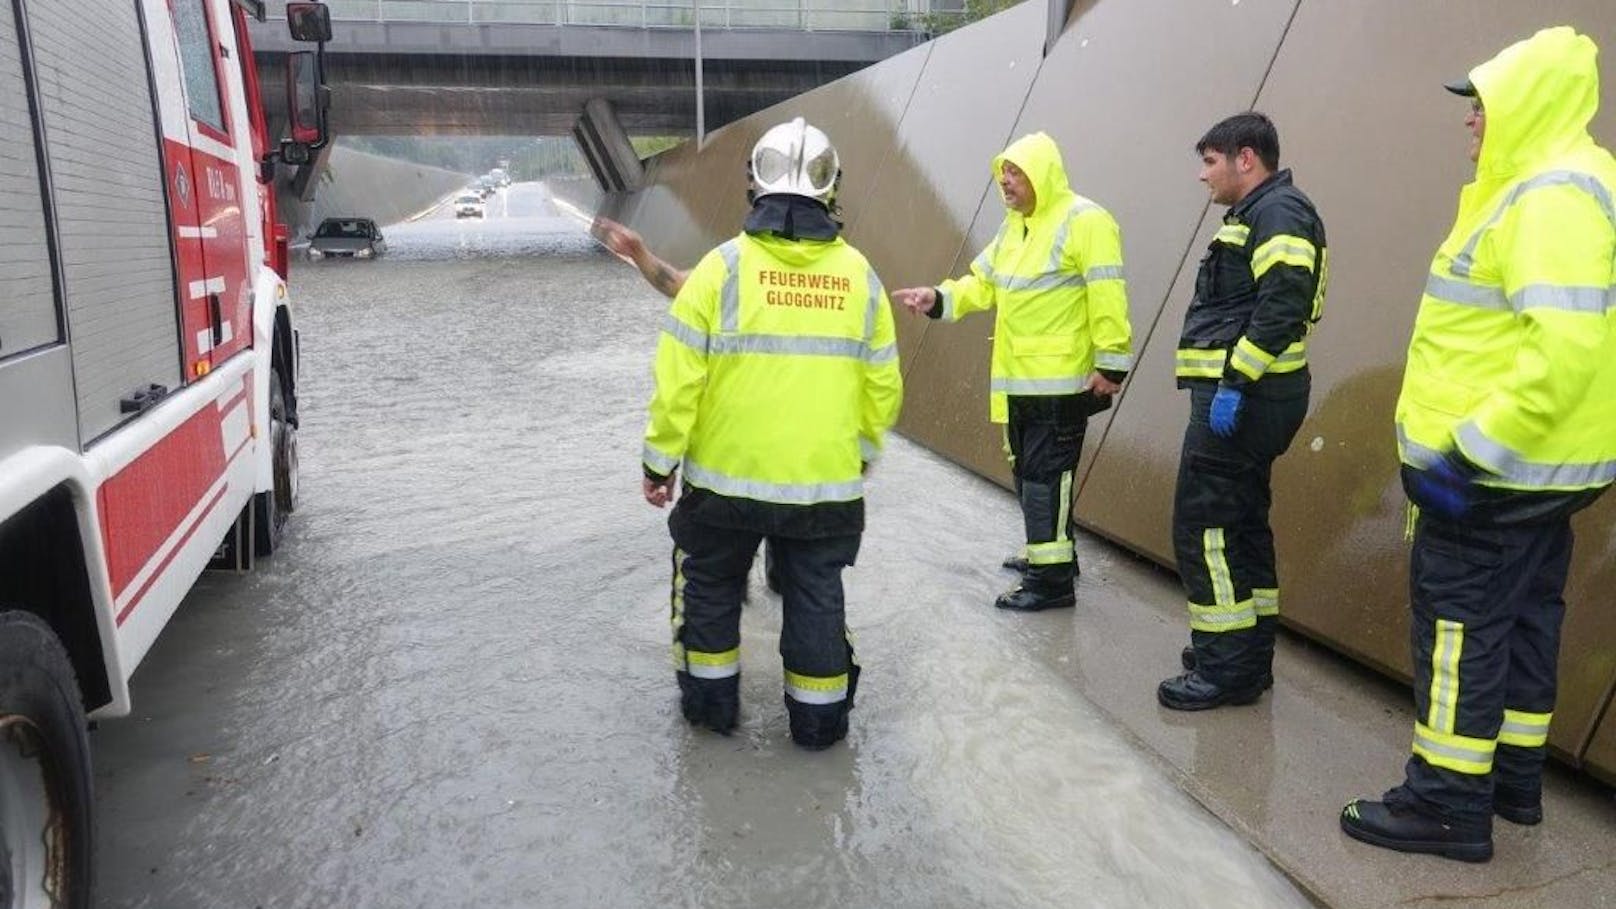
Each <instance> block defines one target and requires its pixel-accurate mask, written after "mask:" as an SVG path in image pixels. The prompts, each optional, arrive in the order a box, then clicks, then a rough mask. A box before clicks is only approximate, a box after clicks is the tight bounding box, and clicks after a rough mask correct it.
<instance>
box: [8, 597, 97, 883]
mask: <svg viewBox="0 0 1616 909" xmlns="http://www.w3.org/2000/svg"><path fill="white" fill-rule="evenodd" d="M90 779H91V777H90V743H89V738H88V734H87V733H86V731H85V720H84V708H83V703H82V701H81V700H80V698H79V686H78V682H77V680H76V679H75V678H74V675H73V666H72V664H70V663H69V662H68V660H67V653H66V651H64V650H63V649H62V645H61V643H60V642H59V641H57V639H56V635H55V634H54V633H53V632H52V631H51V629H50V626H49V625H46V624H45V623H44V622H42V621H40V619H39V617H38V616H35V615H33V614H32V613H27V612H20V611H17V610H11V611H4V612H0V907H5V909H17V907H24V909H31V907H34V906H49V907H70V909H88V907H89V906H90V905H91V894H90V890H91V881H92V874H93V871H94V867H95V866H94V861H93V856H92V853H91V849H92V844H93V843H94V842H95V837H94V830H93V829H92V827H91V814H90V812H91V807H92V799H91V793H90Z"/></svg>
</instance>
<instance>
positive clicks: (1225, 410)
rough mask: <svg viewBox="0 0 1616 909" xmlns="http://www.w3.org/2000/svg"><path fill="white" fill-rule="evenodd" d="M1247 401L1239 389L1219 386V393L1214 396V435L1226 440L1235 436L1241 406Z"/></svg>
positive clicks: (1212, 416)
mask: <svg viewBox="0 0 1616 909" xmlns="http://www.w3.org/2000/svg"><path fill="white" fill-rule="evenodd" d="M1245 399H1246V395H1245V392H1243V391H1241V390H1240V389H1238V388H1230V387H1228V386H1227V385H1219V386H1218V393H1217V394H1216V395H1213V396H1212V415H1211V419H1210V422H1211V424H1212V432H1213V434H1215V435H1217V436H1219V437H1221V438H1225V439H1227V438H1228V437H1230V436H1232V435H1234V424H1235V422H1236V421H1237V420H1238V419H1239V418H1240V404H1241V402H1242V401H1244V400H1245Z"/></svg>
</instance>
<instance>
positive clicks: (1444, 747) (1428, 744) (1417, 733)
mask: <svg viewBox="0 0 1616 909" xmlns="http://www.w3.org/2000/svg"><path fill="white" fill-rule="evenodd" d="M1414 744H1415V745H1416V746H1418V747H1420V748H1423V749H1425V750H1426V751H1429V752H1431V753H1432V754H1436V755H1440V756H1442V757H1445V758H1451V759H1453V760H1455V761H1465V762H1467V763H1474V764H1484V765H1486V766H1488V767H1491V766H1492V763H1493V751H1492V750H1491V749H1488V750H1482V749H1480V748H1461V747H1459V746H1457V745H1450V744H1448V743H1446V742H1439V741H1437V740H1436V739H1434V738H1432V737H1431V736H1428V735H1426V734H1425V733H1424V731H1423V730H1422V729H1421V728H1420V724H1418V723H1415V724H1414ZM1448 769H1457V768H1448ZM1459 772H1460V773H1463V772H1465V771H1462V770H1461V771H1459ZM1482 772H1483V773H1485V772H1486V771H1482Z"/></svg>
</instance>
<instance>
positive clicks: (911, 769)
mask: <svg viewBox="0 0 1616 909" xmlns="http://www.w3.org/2000/svg"><path fill="white" fill-rule="evenodd" d="M489 213H490V214H489V218H488V219H487V220H486V221H464V222H456V221H455V220H453V219H452V218H449V217H445V216H443V215H442V214H441V213H440V214H439V215H438V216H434V217H430V218H427V219H424V220H422V221H419V222H416V223H413V224H408V225H396V226H393V227H391V228H387V229H386V234H387V239H388V243H389V246H390V247H391V252H390V254H389V255H388V256H387V257H385V258H384V259H382V260H379V261H375V262H365V261H338V262H321V263H299V266H300V267H299V269H298V271H297V273H296V274H295V275H294V278H293V289H294V293H295V298H296V300H297V306H298V310H297V312H298V317H299V318H300V320H301V322H300V324H301V331H302V354H303V376H302V381H303V385H302V403H301V410H302V418H303V425H302V430H301V439H300V444H301V452H302V469H303V475H302V490H301V495H302V501H301V506H300V508H299V509H298V511H297V513H296V514H295V515H294V516H293V523H292V524H291V525H290V534H289V540H288V543H287V545H286V547H285V548H284V549H283V550H282V551H281V553H279V554H278V555H277V556H276V557H275V558H274V559H273V560H271V561H269V562H267V563H265V564H263V565H261V566H260V568H261V570H260V571H259V572H257V573H255V574H252V575H247V576H239V577H238V576H233V575H226V574H209V575H207V576H205V577H204V578H203V580H202V582H201V583H200V584H199V586H198V587H197V589H196V590H195V591H194V592H193V593H192V595H191V596H190V598H189V599H187V600H186V602H185V604H184V605H183V606H182V607H181V609H180V612H179V614H178V615H177V616H176V617H175V619H174V621H173V623H172V624H171V625H170V627H169V628H168V630H167V631H165V632H164V634H163V636H162V637H161V638H160V639H159V641H158V643H157V645H156V646H155V648H154V649H153V651H152V653H151V655H150V656H149V657H148V658H147V662H146V664H145V665H144V666H143V667H142V668H141V670H140V671H139V672H138V673H137V674H136V676H135V679H134V692H133V695H134V705H135V712H134V714H133V716H132V717H130V718H129V719H125V720H118V721H109V722H106V723H103V724H101V726H100V729H99V730H98V731H97V732H96V733H95V734H94V736H93V739H92V740H93V742H94V747H95V760H96V762H97V771H98V776H97V781H96V785H97V787H98V789H97V797H98V801H99V806H98V808H99V811H100V816H99V820H100V825H101V826H100V831H99V838H100V853H99V856H100V868H101V903H102V905H105V906H113V907H154V909H159V907H160V909H182V907H227V906H245V907H252V906H265V907H270V906H275V907H281V906H296V907H304V906H310V907H316V906H317V907H325V906H332V907H336V906H341V907H362V906H363V907H370V906H377V907H382V906H388V907H390V906H446V907H447V906H472V905H482V906H511V907H527V906H535V907H537V906H610V907H639V906H645V907H653V906H654V907H664V906H692V907H732V906H733V907H742V906H746V907H752V906H758V907H764V906H793V907H813V906H838V907H844V906H852V907H909V906H913V907H955V906H958V907H968V906H993V907H999V906H1062V907H1073V906H1081V907H1087V906H1103V907H1134V906H1137V907H1167V906H1197V907H1270V906H1272V907H1285V906H1306V905H1309V903H1308V901H1307V900H1306V899H1305V898H1304V897H1303V896H1301V895H1300V894H1299V893H1298V892H1297V891H1296V890H1295V888H1294V887H1293V886H1292V885H1291V884H1290V883H1289V882H1288V881H1287V880H1286V879H1285V878H1284V877H1283V876H1281V875H1280V874H1279V873H1278V872H1276V871H1275V870H1274V869H1273V868H1272V867H1271V866H1270V865H1269V864H1268V862H1267V861H1266V860H1265V859H1264V858H1262V856H1261V855H1259V854H1258V853H1257V852H1256V851H1255V850H1254V849H1253V848H1252V847H1251V846H1249V845H1248V844H1247V843H1246V842H1245V841H1244V840H1242V839H1241V838H1240V837H1238V836H1236V835H1235V834H1234V833H1232V832H1231V831H1229V830H1228V829H1227V828H1225V827H1224V826H1223V825H1222V824H1221V823H1219V822H1218V821H1217V820H1215V819H1214V818H1213V817H1212V816H1211V815H1210V814H1208V813H1207V812H1206V811H1205V810H1203V809H1202V808H1201V807H1200V806H1199V805H1198V804H1196V803H1195V802H1194V801H1192V800H1191V799H1190V798H1189V797H1187V796H1186V795H1185V794H1183V793H1182V792H1181V791H1180V790H1179V789H1178V788H1177V787H1176V786H1175V785H1174V784H1173V782H1172V781H1171V779H1170V778H1169V776H1168V775H1167V772H1166V771H1165V770H1164V768H1163V766H1162V765H1161V764H1160V763H1159V762H1158V761H1157V760H1156V759H1155V758H1154V757H1152V756H1151V755H1149V754H1148V753H1146V752H1144V751H1142V750H1140V749H1139V748H1137V747H1136V746H1135V745H1133V744H1132V743H1131V742H1130V741H1129V740H1128V739H1127V738H1126V737H1125V736H1124V735H1123V734H1122V733H1120V732H1118V731H1117V730H1115V729H1114V728H1113V727H1112V726H1111V725H1110V724H1109V723H1108V722H1107V720H1106V719H1105V718H1104V717H1103V716H1102V715H1101V713H1100V712H1099V711H1098V710H1097V709H1096V708H1095V707H1094V706H1093V705H1091V704H1090V703H1089V702H1088V701H1087V700H1085V699H1084V698H1083V697H1082V696H1081V695H1080V694H1078V693H1077V692H1076V691H1075V690H1074V688H1073V686H1072V685H1071V684H1070V683H1069V682H1068V681H1067V680H1066V678H1064V677H1063V675H1062V674H1061V673H1060V672H1056V671H1052V669H1051V668H1050V667H1049V666H1048V664H1047V663H1046V662H1045V661H1044V660H1042V659H1041V658H1035V656H1034V655H1033V654H1032V653H1031V652H1030V649H1031V648H1030V647H1029V644H1030V641H1029V640H1028V638H1029V637H1030V632H1029V630H1028V629H1029V628H1034V627H1039V626H1036V625H1034V624H1033V623H1035V622H1044V621H1058V622H1067V623H1069V622H1071V621H1072V619H1071V613H1070V612H1068V613H1066V614H1065V615H1064V616H1019V615H1003V614H998V613H996V612H995V611H994V610H993V609H992V608H991V607H989V605H988V603H989V602H990V600H991V597H992V595H993V594H994V593H995V592H997V591H998V590H999V589H1000V588H1002V587H1003V586H1005V585H1006V584H1007V582H1008V581H1009V580H1010V578H1009V577H1008V576H1007V575H1005V574H1004V573H1003V572H1001V571H999V570H998V569H997V567H996V566H997V562H998V558H999V557H1000V556H1002V555H1003V554H1004V553H1005V552H1007V551H1009V549H1010V548H1013V547H1014V546H1015V545H1016V543H1017V539H1016V535H1015V532H1016V528H1017V526H1018V517H1017V514H1016V509H1015V505H1014V503H1013V501H1012V500H1011V498H1010V496H1009V495H1007V494H1006V493H1005V492H1003V491H1002V490H1000V489H998V488H996V487H993V486H991V485H990V484H988V483H986V482H984V481H982V480H980V479H978V478H976V477H974V476H972V475H970V474H968V473H966V472H965V471H963V470H961V469H959V468H957V467H955V466H953V465H951V464H948V463H946V462H944V461H942V460H941V459H939V458H937V457H935V456H933V455H931V454H929V453H928V452H926V451H924V450H922V449H920V448H918V447H917V446H914V445H911V444H909V443H907V442H905V441H904V440H902V439H894V440H893V442H892V444H891V450H890V451H889V453H888V455H887V457H886V458H885V459H884V460H883V461H882V463H881V464H880V465H879V466H878V468H877V469H876V471H875V472H874V473H873V476H872V479H871V483H870V492H869V501H870V508H869V514H870V520H869V529H868V531H867V533H866V536H865V541H864V547H863V551H862V552H861V554H860V558H859V564H858V566H857V567H856V568H854V569H853V570H851V571H850V572H849V573H848V587H849V603H850V608H849V616H850V624H851V626H852V629H853V631H854V633H855V634H856V635H857V641H858V648H859V657H860V661H861V663H862V664H863V665H864V675H863V679H862V682H861V686H860V691H859V702H858V709H857V710H855V711H854V713H853V715H852V733H851V735H850V737H849V739H848V741H847V742H846V743H844V744H843V745H840V746H837V747H835V748H832V749H830V750H829V751H826V752H821V753H807V752H803V751H801V750H799V749H797V748H796V747H795V746H793V745H792V744H791V743H790V741H789V738H788V736H787V732H786V723H785V711H784V706H783V704H782V703H781V694H780V661H779V656H778V654H777V652H776V650H775V641H776V636H777V634H778V630H779V620H780V605H779V601H778V600H777V599H776V598H774V597H772V596H770V595H768V594H767V593H765V592H764V590H763V585H762V583H761V578H760V577H759V576H757V575H759V574H760V572H757V571H755V572H754V575H755V576H754V579H753V583H752V590H751V599H750V602H749V603H748V606H747V608H746V610H745V613H744V616H745V617H744V627H743V644H742V651H743V663H742V667H743V669H742V693H743V718H742V725H741V728H740V729H739V730H738V731H737V732H736V734H735V735H733V736H731V737H728V738H725V737H719V736H715V735H712V734H710V733H705V732H696V731H693V730H691V729H689V728H687V727H686V725H685V724H684V722H683V720H682V719H681V718H680V716H679V712H678V707H677V703H676V696H675V686H674V682H673V673H672V669H671V667H670V663H669V650H668V644H669V627H668V593H667V584H668V577H667V574H668V565H669V551H670V545H671V544H670V543H669V541H668V538H667V533H666V529H665V526H664V523H663V520H664V518H665V515H664V514H662V513H660V512H656V511H654V510H653V509H651V508H650V507H648V506H647V505H645V503H644V502H643V501H642V500H641V499H640V496H639V489H638V487H639V468H638V456H639V450H640V431H641V428H642V426H643V423H644V408H645V403H646V401H647V399H648V397H649V394H650V375H649V373H650V370H649V361H650V357H651V354H652V351H653V349H654V346H655V343H656V337H657V332H658V330H659V326H660V324H661V319H662V313H663V311H664V308H665V304H664V303H663V302H662V301H661V300H660V298H659V297H658V296H657V295H656V294H655V293H654V292H653V291H651V290H650V289H649V288H648V287H646V286H645V285H644V284H643V283H642V282H641V281H640V279H639V277H638V275H637V274H635V273H634V272H633V270H632V269H630V268H628V267H626V266H624V265H623V264H621V263H619V262H617V261H616V260H614V259H612V258H610V257H609V256H607V255H605V254H604V253H603V252H601V251H600V250H599V249H598V247H597V246H596V245H595V244H594V243H593V241H591V240H589V239H588V238H587V237H586V236H585V235H584V234H583V233H581V232H580V231H579V228H578V226H577V223H576V222H575V221H572V220H569V219H566V218H564V217H562V216H561V212H560V210H559V209H558V208H557V207H556V206H555V205H554V204H553V203H552V202H551V200H550V199H549V197H548V195H547V193H546V191H545V190H544V189H543V187H542V186H540V185H536V184H518V185H516V186H513V187H511V188H510V189H508V190H505V191H502V192H501V193H500V194H499V195H498V196H497V197H496V198H494V199H491V200H490V201H489ZM962 406H969V407H973V408H980V409H982V410H983V411H984V412H985V409H986V408H985V405H984V404H983V403H982V402H976V401H973V402H967V403H965V404H962ZM1126 558H1127V557H1126V556H1124V555H1122V554H1120V553H1115V552H1111V553H1109V554H1108V553H1105V552H1102V553H1101V554H1100V555H1099V558H1098V560H1095V559H1090V560H1089V561H1086V562H1085V564H1084V572H1085V574H1084V578H1083V581H1082V582H1081V584H1082V585H1085V586H1087V585H1094V584H1104V583H1105V576H1106V574H1107V565H1106V559H1116V560H1125V559H1126ZM1096 579H1098V580H1096ZM1080 589H1081V588H1080Z"/></svg>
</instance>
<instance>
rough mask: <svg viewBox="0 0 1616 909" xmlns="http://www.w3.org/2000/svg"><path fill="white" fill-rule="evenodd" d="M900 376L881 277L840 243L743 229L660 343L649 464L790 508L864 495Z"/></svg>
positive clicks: (893, 410) (715, 257)
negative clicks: (868, 466) (867, 470)
mask: <svg viewBox="0 0 1616 909" xmlns="http://www.w3.org/2000/svg"><path fill="white" fill-rule="evenodd" d="M902 397H903V379H902V377H901V375H900V374H899V371H898V348H897V343H896V335H895V333H894V331H893V327H892V310H891V306H890V304H889V303H888V301H887V295H886V291H885V290H884V289H882V287H881V282H880V280H879V279H878V278H876V276H875V271H874V269H872V268H871V267H870V264H869V262H868V261H866V260H865V258H864V256H863V255H862V254H861V253H859V251H858V250H856V249H854V248H853V247H851V246H849V245H848V244H847V243H846V242H844V241H843V240H842V239H841V238H840V237H838V238H836V239H835V240H830V241H817V240H797V241H791V240H783V239H780V238H778V237H774V236H772V235H766V234H759V235H756V236H753V235H749V234H741V235H740V236H738V237H736V238H734V239H732V240H729V241H728V242H726V243H724V244H723V245H722V246H719V247H718V248H717V249H715V250H713V251H712V252H709V253H708V254H707V255H706V256H705V257H704V258H703V259H702V260H701V262H700V263H699V264H697V265H696V267H695V269H694V270H692V271H691V272H690V276H689V278H687V279H686V281H685V284H684V287H683V288H682V289H681V290H680V291H679V296H678V297H676V298H675V299H674V301H673V306H672V307H671V309H670V310H669V312H668V319H667V323H666V327H665V328H664V330H663V332H662V336H661V338H660V339H659V340H658V342H657V356H656V395H655V396H654V397H653V398H652V399H651V408H650V421H649V424H648V425H647V426H646V429H645V449H644V461H645V466H646V467H647V468H649V469H650V470H651V471H653V472H655V473H657V474H667V473H670V472H672V471H673V470H674V469H675V468H677V467H679V466H681V463H682V465H683V467H684V477H685V482H687V483H690V484H691V485H693V486H698V487H701V488H702V489H706V490H708V491H710V492H715V493H718V494H719V495H724V496H730V497H735V498H744V499H754V500H757V501H760V502H770V503H776V504H781V505H815V504H819V503H822V502H847V501H854V500H858V499H860V498H862V497H863V495H864V483H863V480H862V468H863V465H864V463H865V462H869V461H873V460H874V459H875V458H876V456H877V455H878V454H879V453H880V450H881V447H882V444H883V441H884V438H885V435H886V431H887V430H888V429H889V428H891V426H892V424H893V423H895V422H896V421H897V419H898V408H899V406H900V403H901V401H902Z"/></svg>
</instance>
